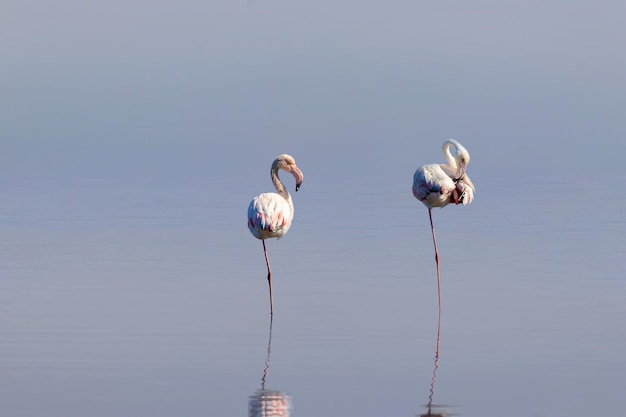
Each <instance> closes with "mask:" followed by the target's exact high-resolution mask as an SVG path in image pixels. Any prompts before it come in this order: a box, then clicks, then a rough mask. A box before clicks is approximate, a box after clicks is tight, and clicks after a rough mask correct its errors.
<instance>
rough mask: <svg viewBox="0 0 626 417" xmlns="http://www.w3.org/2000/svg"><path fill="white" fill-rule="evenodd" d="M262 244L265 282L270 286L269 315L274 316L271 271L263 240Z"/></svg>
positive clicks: (263, 240)
mask: <svg viewBox="0 0 626 417" xmlns="http://www.w3.org/2000/svg"><path fill="white" fill-rule="evenodd" d="M261 242H263V253H265V263H266V264H267V282H268V283H269V285H270V315H272V316H274V300H273V299H272V269H271V268H270V259H269V258H268V257H267V248H265V239H262V240H261Z"/></svg>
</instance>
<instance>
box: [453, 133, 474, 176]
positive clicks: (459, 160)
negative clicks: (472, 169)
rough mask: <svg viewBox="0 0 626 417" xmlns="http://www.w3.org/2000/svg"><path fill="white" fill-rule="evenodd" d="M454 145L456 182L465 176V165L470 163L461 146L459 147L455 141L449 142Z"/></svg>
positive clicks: (466, 152) (468, 156) (468, 155)
mask: <svg viewBox="0 0 626 417" xmlns="http://www.w3.org/2000/svg"><path fill="white" fill-rule="evenodd" d="M450 142H452V144H453V145H454V147H455V149H456V152H455V155H454V162H456V178H455V179H457V180H459V179H461V178H463V176H464V175H465V169H466V168H467V164H469V161H470V154H469V152H468V150H467V149H465V147H464V146H463V145H461V144H460V143H459V142H457V141H456V140H450Z"/></svg>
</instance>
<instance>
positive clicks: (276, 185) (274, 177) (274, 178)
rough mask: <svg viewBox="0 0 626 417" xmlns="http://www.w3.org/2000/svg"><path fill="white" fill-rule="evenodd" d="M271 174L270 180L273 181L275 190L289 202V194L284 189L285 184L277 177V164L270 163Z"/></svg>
mask: <svg viewBox="0 0 626 417" xmlns="http://www.w3.org/2000/svg"><path fill="white" fill-rule="evenodd" d="M271 176H272V182H273V183H274V188H276V191H278V194H280V195H281V197H283V198H284V199H285V200H287V201H289V202H291V196H290V195H289V193H288V192H287V190H286V189H285V184H283V182H282V181H281V180H280V178H278V164H275V163H274V164H272V172H271Z"/></svg>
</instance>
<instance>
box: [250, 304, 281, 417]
mask: <svg viewBox="0 0 626 417" xmlns="http://www.w3.org/2000/svg"><path fill="white" fill-rule="evenodd" d="M272 323H273V315H272V314H271V313H270V329H269V337H268V341H267V355H266V357H265V368H263V376H262V377H261V388H260V389H258V390H256V392H255V393H254V394H252V395H251V396H250V397H249V399H248V417H289V413H290V411H291V398H290V397H289V396H288V395H286V394H285V393H283V392H281V391H279V390H275V389H267V388H265V384H266V382H267V376H268V375H269V371H270V360H271V358H272Z"/></svg>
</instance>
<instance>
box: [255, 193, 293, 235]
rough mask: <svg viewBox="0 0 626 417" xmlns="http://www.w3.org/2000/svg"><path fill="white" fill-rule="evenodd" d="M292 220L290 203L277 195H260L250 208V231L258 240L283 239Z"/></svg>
mask: <svg viewBox="0 0 626 417" xmlns="http://www.w3.org/2000/svg"><path fill="white" fill-rule="evenodd" d="M292 219H293V213H292V212H291V207H289V203H288V202H287V200H285V199H284V198H283V197H281V196H280V195H279V194H276V193H263V194H259V195H258V196H256V197H254V199H253V200H252V201H251V202H250V206H248V229H250V232H251V233H252V234H253V235H254V236H255V237H257V238H258V239H267V238H272V237H277V238H280V237H282V236H283V235H284V234H285V233H287V231H288V230H289V228H290V227H291V220H292Z"/></svg>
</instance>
